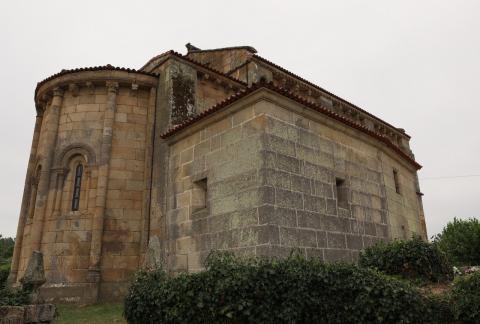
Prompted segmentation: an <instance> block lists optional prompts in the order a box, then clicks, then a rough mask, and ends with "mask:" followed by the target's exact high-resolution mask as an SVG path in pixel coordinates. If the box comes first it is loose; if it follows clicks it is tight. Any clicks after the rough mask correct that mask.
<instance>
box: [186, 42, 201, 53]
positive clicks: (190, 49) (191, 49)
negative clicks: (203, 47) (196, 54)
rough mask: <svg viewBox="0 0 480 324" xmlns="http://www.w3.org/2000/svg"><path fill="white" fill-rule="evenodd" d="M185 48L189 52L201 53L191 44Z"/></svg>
mask: <svg viewBox="0 0 480 324" xmlns="http://www.w3.org/2000/svg"><path fill="white" fill-rule="evenodd" d="M185 47H186V48H187V51H189V52H190V51H200V49H199V48H198V47H196V46H193V45H192V44H191V43H187V44H186V45H185Z"/></svg>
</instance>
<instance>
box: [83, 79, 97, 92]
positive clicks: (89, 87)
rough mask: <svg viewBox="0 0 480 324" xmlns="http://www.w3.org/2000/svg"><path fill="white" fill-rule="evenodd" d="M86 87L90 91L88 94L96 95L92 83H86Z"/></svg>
mask: <svg viewBox="0 0 480 324" xmlns="http://www.w3.org/2000/svg"><path fill="white" fill-rule="evenodd" d="M85 86H86V87H87V89H88V94H91V95H92V94H94V93H95V85H94V84H93V82H91V81H87V82H85Z"/></svg>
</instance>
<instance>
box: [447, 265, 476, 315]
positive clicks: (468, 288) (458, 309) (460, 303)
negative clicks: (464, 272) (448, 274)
mask: <svg viewBox="0 0 480 324" xmlns="http://www.w3.org/2000/svg"><path fill="white" fill-rule="evenodd" d="M451 298H452V301H453V305H454V313H455V317H456V319H458V320H460V322H462V323H480V272H476V273H474V274H472V275H469V276H465V277H460V278H458V279H456V280H455V283H454V286H453V289H452V293H451Z"/></svg>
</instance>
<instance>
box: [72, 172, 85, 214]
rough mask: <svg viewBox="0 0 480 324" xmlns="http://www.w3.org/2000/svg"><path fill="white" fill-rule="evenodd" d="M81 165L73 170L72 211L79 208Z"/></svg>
mask: <svg viewBox="0 0 480 324" xmlns="http://www.w3.org/2000/svg"><path fill="white" fill-rule="evenodd" d="M82 175H83V165H82V164H79V165H77V168H76V169H75V180H74V185H73V197H72V210H78V208H79V207H80V189H81V186H82Z"/></svg>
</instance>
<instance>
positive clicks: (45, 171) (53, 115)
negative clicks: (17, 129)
mask: <svg viewBox="0 0 480 324" xmlns="http://www.w3.org/2000/svg"><path fill="white" fill-rule="evenodd" d="M62 101H63V90H62V89H61V88H55V89H54V90H53V99H52V103H51V104H50V106H48V107H47V109H46V114H45V120H44V125H43V127H42V134H43V135H42V137H41V140H42V141H41V142H40V143H39V149H38V154H39V155H40V156H41V160H40V164H41V166H42V170H41V172H40V180H39V182H38V189H37V199H36V203H35V214H34V216H33V227H32V236H31V248H32V251H38V250H40V243H41V240H42V231H43V222H44V218H45V209H46V204H47V197H48V191H49V186H50V168H51V167H52V161H53V157H54V153H55V146H56V142H57V133H58V121H59V118H60V108H61V106H62Z"/></svg>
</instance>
